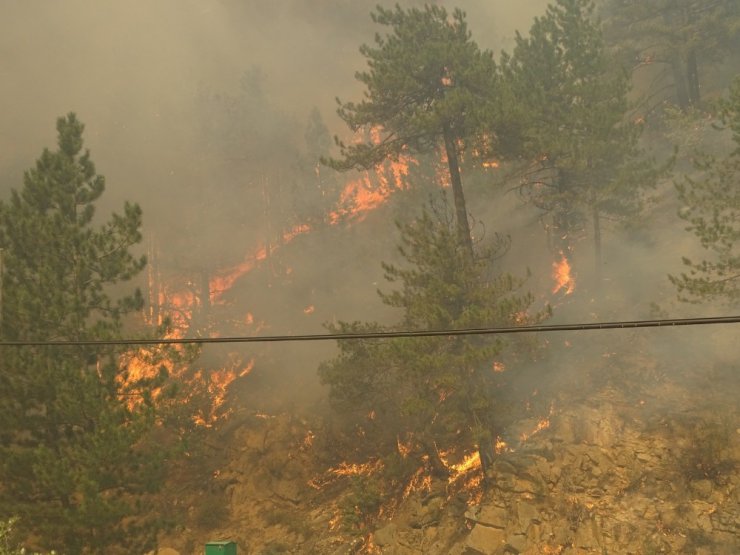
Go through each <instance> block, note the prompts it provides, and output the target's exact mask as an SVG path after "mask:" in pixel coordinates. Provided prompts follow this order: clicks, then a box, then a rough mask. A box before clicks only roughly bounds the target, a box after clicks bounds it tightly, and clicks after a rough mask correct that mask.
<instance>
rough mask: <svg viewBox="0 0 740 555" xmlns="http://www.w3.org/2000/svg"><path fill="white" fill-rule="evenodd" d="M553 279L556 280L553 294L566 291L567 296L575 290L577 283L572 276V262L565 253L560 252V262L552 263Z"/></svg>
mask: <svg viewBox="0 0 740 555" xmlns="http://www.w3.org/2000/svg"><path fill="white" fill-rule="evenodd" d="M552 277H553V279H554V280H555V285H554V286H553V288H552V292H553V294H555V293H557V292H558V291H560V290H563V289H564V290H565V294H566V295H570V294H571V293H572V292H573V291H574V290H575V287H576V282H575V280H574V279H573V276H572V275H571V267H570V262H568V259H567V258H566V256H565V253H563V251H560V260H558V261H555V262H553V263H552Z"/></svg>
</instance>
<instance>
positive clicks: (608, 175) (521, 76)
mask: <svg viewBox="0 0 740 555" xmlns="http://www.w3.org/2000/svg"><path fill="white" fill-rule="evenodd" d="M502 66H503V73H504V75H505V77H506V79H505V82H506V83H507V85H508V87H509V88H510V89H511V92H510V96H511V98H513V99H515V105H514V108H513V109H514V110H515V111H516V113H517V114H518V117H517V119H518V121H519V122H520V123H519V124H520V126H521V131H520V138H519V141H520V144H519V147H518V152H519V156H520V158H522V159H523V160H524V161H525V164H526V169H525V170H523V173H522V178H521V185H520V191H521V192H522V194H523V195H524V197H525V198H526V199H527V200H528V201H530V202H531V203H533V204H534V205H535V206H537V207H538V208H540V209H541V210H542V211H543V213H544V214H546V215H548V216H549V218H548V220H549V223H548V227H549V230H550V231H551V234H552V236H553V237H555V238H557V240H558V244H556V245H555V247H556V249H558V250H562V251H564V252H568V250H569V249H570V247H571V246H572V238H573V237H577V236H578V235H580V234H582V233H583V232H584V231H585V229H586V226H587V225H588V223H589V222H590V224H591V226H592V230H593V241H594V250H595V261H596V267H597V276H598V275H599V268H600V267H601V242H602V239H601V237H602V219H603V217H604V216H607V217H609V218H627V217H630V216H634V215H635V214H637V213H638V212H639V210H640V209H641V207H642V199H643V195H642V191H643V190H644V189H645V188H646V187H648V186H652V185H654V184H655V182H656V179H657V177H658V175H660V173H661V172H662V171H664V170H665V169H666V168H656V167H655V165H654V164H653V163H652V161H651V160H649V159H647V158H646V157H645V156H644V155H643V153H642V151H641V150H640V148H639V145H638V140H639V137H640V133H641V126H640V124H639V123H638V122H635V121H632V120H631V119H630V118H629V114H630V105H629V102H628V98H627V95H628V92H629V90H630V82H629V75H628V74H627V73H626V72H625V71H623V70H621V69H620V68H619V66H618V65H616V64H615V61H614V59H613V58H612V57H611V56H610V54H609V53H608V51H607V49H606V46H605V44H604V39H603V36H602V32H601V28H600V25H599V23H598V21H596V20H595V19H594V5H593V2H592V1H591V0H557V1H556V2H555V3H553V4H551V5H550V6H548V8H547V12H546V13H545V15H544V16H542V17H538V18H535V21H534V24H533V25H532V28H531V29H530V32H529V35H528V36H526V37H525V36H522V35H519V34H517V36H516V47H515V49H514V51H513V54H512V55H511V56H509V55H507V54H504V56H503V58H502Z"/></svg>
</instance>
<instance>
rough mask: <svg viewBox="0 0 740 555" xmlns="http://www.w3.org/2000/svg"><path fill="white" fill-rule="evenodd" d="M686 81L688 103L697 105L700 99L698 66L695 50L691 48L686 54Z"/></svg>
mask: <svg viewBox="0 0 740 555" xmlns="http://www.w3.org/2000/svg"><path fill="white" fill-rule="evenodd" d="M686 82H687V85H688V92H689V103H690V104H691V105H692V106H698V105H699V100H700V99H701V93H700V92H699V67H698V65H697V62H696V50H695V49H693V48H692V49H691V50H689V53H688V54H687V56H686Z"/></svg>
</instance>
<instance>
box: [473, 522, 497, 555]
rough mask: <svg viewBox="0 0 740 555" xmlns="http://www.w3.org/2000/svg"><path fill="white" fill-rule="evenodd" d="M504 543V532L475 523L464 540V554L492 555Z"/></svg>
mask: <svg viewBox="0 0 740 555" xmlns="http://www.w3.org/2000/svg"><path fill="white" fill-rule="evenodd" d="M505 544H506V532H504V531H503V530H502V529H500V528H491V527H490V526H483V525H481V524H476V526H475V528H473V530H472V531H471V532H470V534H469V535H468V537H467V539H466V540H465V550H464V551H463V553H464V554H466V555H494V554H495V553H497V552H498V550H500V549H501V548H502V547H503V546H504V545H505Z"/></svg>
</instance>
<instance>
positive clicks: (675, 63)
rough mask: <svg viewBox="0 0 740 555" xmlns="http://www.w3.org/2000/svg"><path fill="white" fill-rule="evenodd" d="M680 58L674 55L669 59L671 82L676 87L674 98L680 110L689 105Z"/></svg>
mask: <svg viewBox="0 0 740 555" xmlns="http://www.w3.org/2000/svg"><path fill="white" fill-rule="evenodd" d="M681 66H682V64H681V60H679V59H678V57H674V58H673V59H672V60H671V71H672V73H673V83H674V86H675V88H676V99H677V100H678V105H679V106H680V107H681V109H682V110H685V109H686V108H688V107H689V93H688V91H687V90H686V78H685V77H684V74H683V71H682V70H681Z"/></svg>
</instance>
